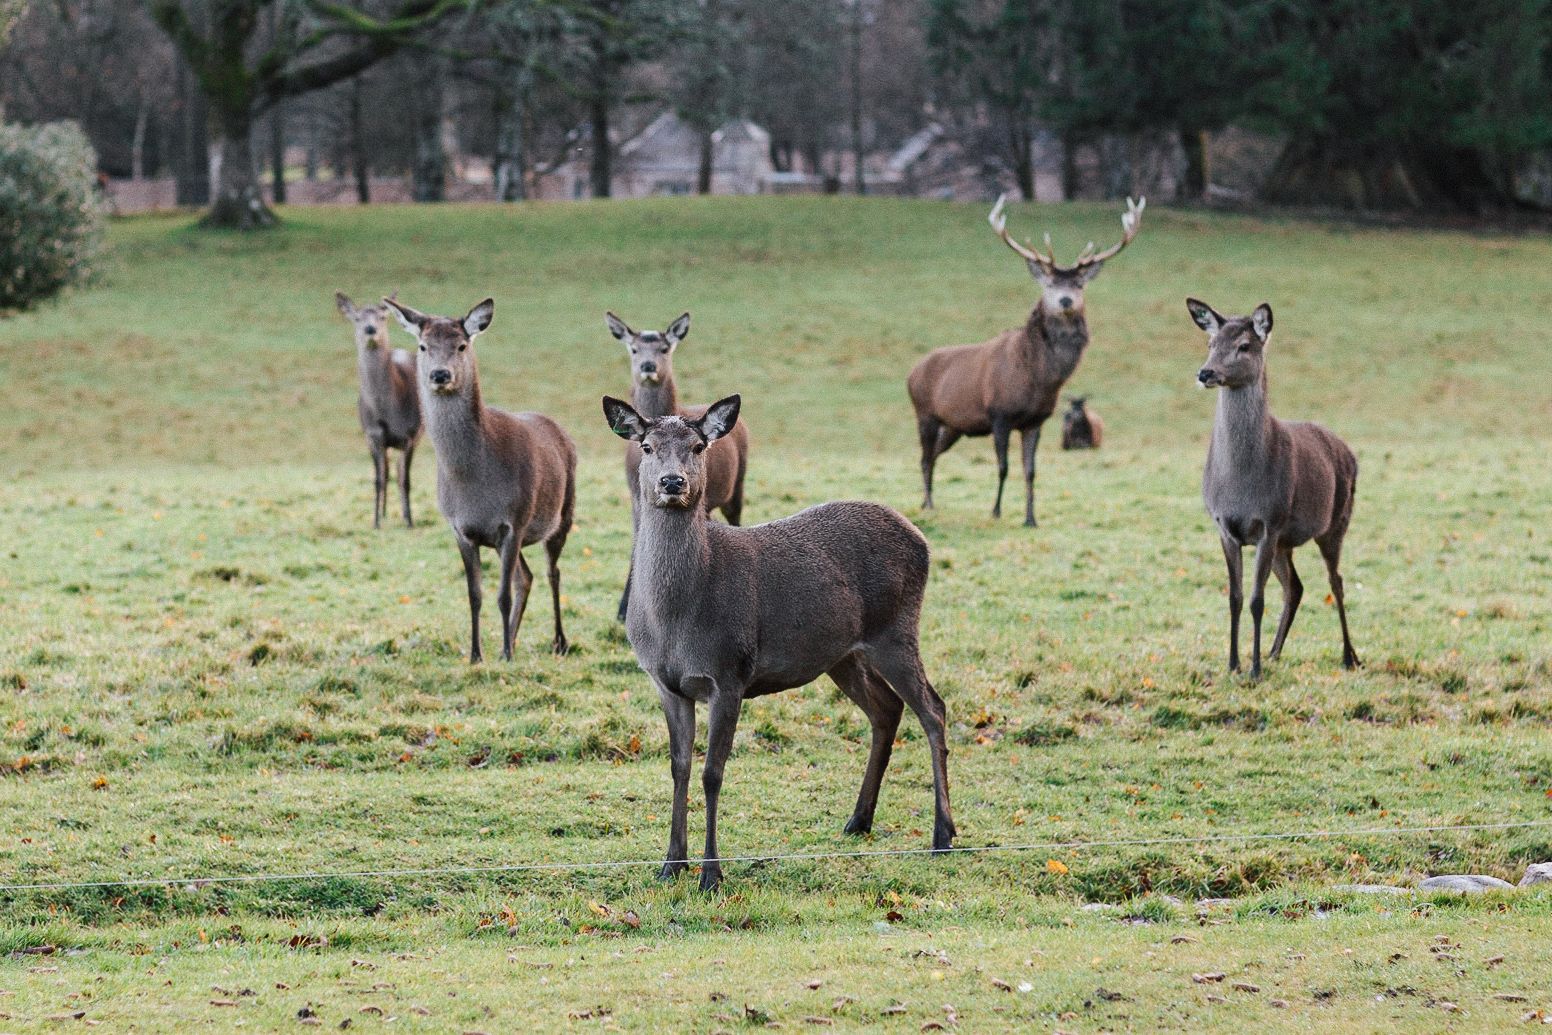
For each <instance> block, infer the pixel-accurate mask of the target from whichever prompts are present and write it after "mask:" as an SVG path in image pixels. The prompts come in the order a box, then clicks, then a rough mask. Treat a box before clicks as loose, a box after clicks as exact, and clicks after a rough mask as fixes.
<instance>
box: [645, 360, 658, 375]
mask: <svg viewBox="0 0 1552 1035" xmlns="http://www.w3.org/2000/svg"><path fill="white" fill-rule="evenodd" d="M641 372H642V373H643V374H655V373H657V364H656V363H652V362H647V363H643V364H641Z"/></svg>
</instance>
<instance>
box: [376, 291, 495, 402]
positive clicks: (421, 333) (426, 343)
mask: <svg viewBox="0 0 1552 1035" xmlns="http://www.w3.org/2000/svg"><path fill="white" fill-rule="evenodd" d="M383 301H384V302H385V303H386V304H387V305H389V306H391V307H392V309H393V312H394V315H396V316H397V317H398V318H399V322H400V323H401V324H403V325H404V329H405V330H407V331H409V332H410V333H411V334H413V335H415V338H416V340H417V341H418V342H419V343H420V363H419V364H418V366H419V370H420V377H421V379H422V381H423V382H424V383H425V385H426V386H427V387H428V388H429V389H430V390H431V392H432V393H433V394H436V395H451V394H455V393H457V392H461V391H462V390H463V389H464V387H465V386H466V385H472V384H474V383H475V382H476V381H477V380H478V378H479V370H478V367H477V366H476V365H475V362H474V350H473V349H472V348H470V346H471V345H473V344H474V338H475V336H476V335H478V334H480V333H481V332H482V331H484V330H485V328H487V327H489V326H490V320H491V316H492V314H493V313H494V312H495V309H496V303H495V302H494V301H492V300H491V299H489V298H487V299H486V300H485V301H483V302H481V303H480V304H479V305H477V306H475V307H474V308H473V309H470V310H469V313H468V315H467V316H465V317H464V318H463V319H461V320H457V319H453V318H452V317H449V316H431V315H430V314H428V313H422V312H420V311H419V310H416V309H411V308H410V307H409V306H407V305H401V304H400V303H398V302H395V301H394V300H393V299H392V298H385V299H383Z"/></svg>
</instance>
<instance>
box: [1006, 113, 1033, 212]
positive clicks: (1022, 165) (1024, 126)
mask: <svg viewBox="0 0 1552 1035" xmlns="http://www.w3.org/2000/svg"><path fill="white" fill-rule="evenodd" d="M1032 145H1033V140H1032V138H1031V134H1030V132H1029V122H1028V120H1026V119H1025V118H1024V116H1023V114H1022V113H1021V112H1017V111H1013V112H1009V113H1008V149H1009V151H1011V152H1012V155H1011V157H1012V158H1013V176H1014V178H1015V179H1017V180H1018V189H1019V194H1020V195H1022V196H1023V198H1024V200H1025V201H1034V200H1035V156H1034V154H1033V153H1032Z"/></svg>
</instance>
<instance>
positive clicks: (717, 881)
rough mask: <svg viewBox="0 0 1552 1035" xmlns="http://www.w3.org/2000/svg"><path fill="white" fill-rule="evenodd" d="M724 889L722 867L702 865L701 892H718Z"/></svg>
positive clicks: (710, 864) (713, 864)
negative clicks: (721, 888) (719, 889)
mask: <svg viewBox="0 0 1552 1035" xmlns="http://www.w3.org/2000/svg"><path fill="white" fill-rule="evenodd" d="M720 887H722V867H721V866H719V865H718V864H716V863H702V864H701V890H702V891H706V892H711V891H716V890H717V889H718V888H720Z"/></svg>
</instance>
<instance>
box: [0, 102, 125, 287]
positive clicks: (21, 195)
mask: <svg viewBox="0 0 1552 1035" xmlns="http://www.w3.org/2000/svg"><path fill="white" fill-rule="evenodd" d="M96 167H97V157H96V155H95V153H94V152H93V151H92V145H91V144H90V143H88V142H87V139H86V135H85V134H84V133H82V132H81V129H80V127H79V126H77V125H75V124H74V123H70V122H56V123H52V124H50V125H47V126H38V127H26V126H0V313H4V312H8V311H11V310H19V309H26V308H28V307H30V306H32V305H35V304H36V303H38V302H40V301H42V300H43V299H45V298H48V297H49V296H50V295H53V294H55V293H56V292H58V291H60V290H61V289H63V288H65V287H67V286H69V285H71V284H75V283H79V282H80V281H82V280H84V279H85V278H86V277H87V276H88V275H89V274H90V272H91V263H92V260H93V259H94V258H95V256H96V254H97V249H98V247H99V244H100V242H101V238H102V206H101V203H100V202H99V200H98V197H97V191H96V171H95V170H96Z"/></svg>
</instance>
